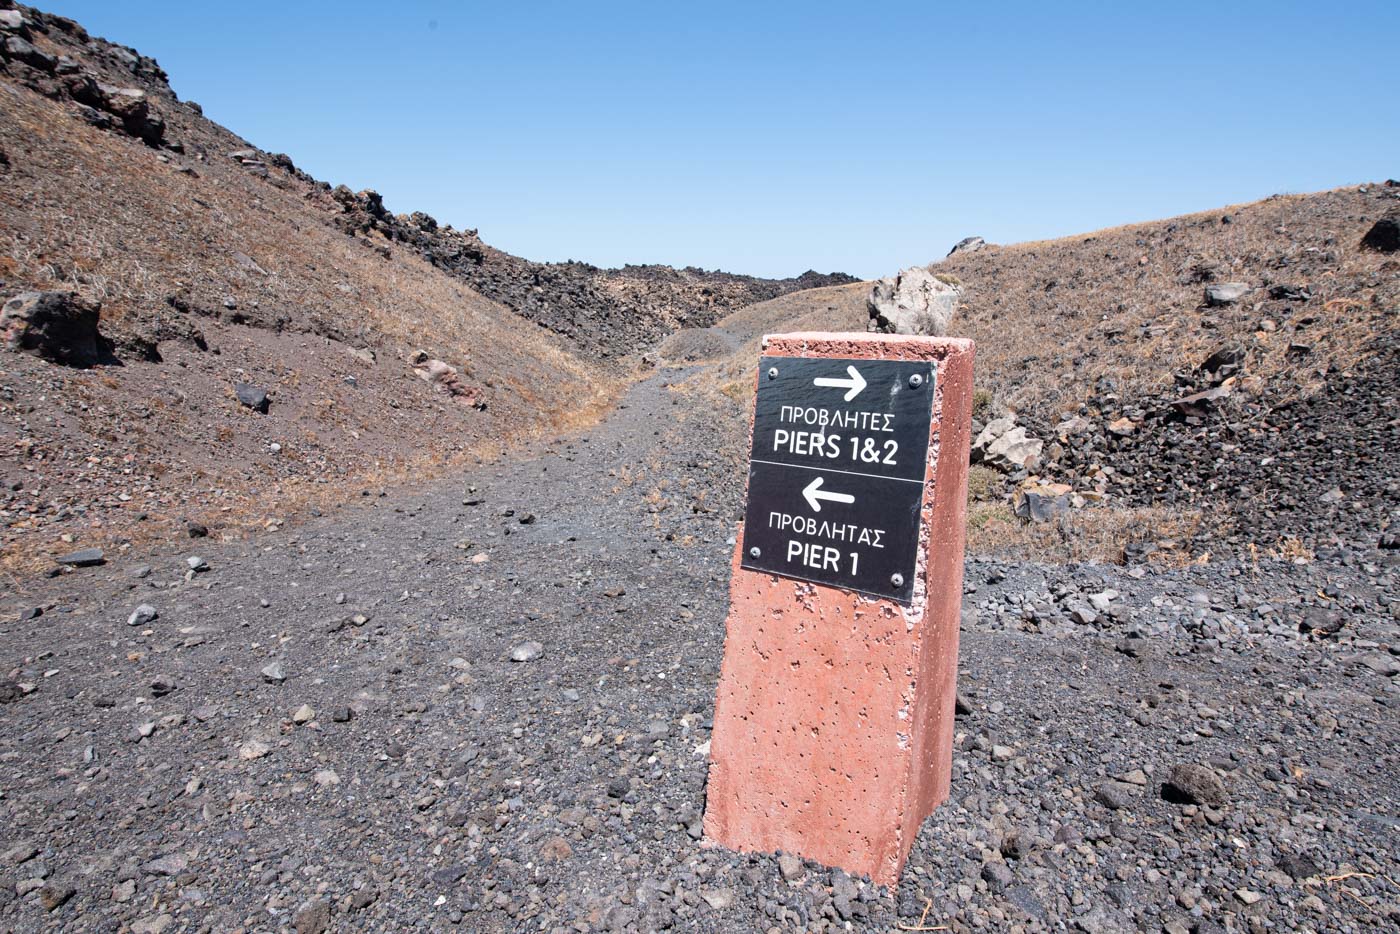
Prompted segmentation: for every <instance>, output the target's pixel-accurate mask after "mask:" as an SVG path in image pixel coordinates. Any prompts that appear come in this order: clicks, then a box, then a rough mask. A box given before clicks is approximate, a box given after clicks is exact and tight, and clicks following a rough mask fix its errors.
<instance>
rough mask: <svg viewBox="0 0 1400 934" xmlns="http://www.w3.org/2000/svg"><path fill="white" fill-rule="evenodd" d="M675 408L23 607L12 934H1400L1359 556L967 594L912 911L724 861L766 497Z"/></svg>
mask: <svg viewBox="0 0 1400 934" xmlns="http://www.w3.org/2000/svg"><path fill="white" fill-rule="evenodd" d="M680 375H683V374H682V373H679V372H676V371H672V372H671V373H669V374H663V375H660V376H657V377H654V378H653V379H651V380H650V381H648V382H645V383H642V384H640V385H639V386H638V387H636V388H635V389H634V390H633V391H632V393H631V394H630V395H629V397H628V398H627V400H626V402H625V407H623V408H621V409H619V410H618V411H617V412H616V413H615V414H614V415H613V416H612V417H611V418H610V419H609V420H608V421H607V422H606V423H604V424H603V425H602V426H601V427H600V428H598V429H597V430H595V431H594V432H593V433H592V434H591V435H590V436H588V437H586V438H585V437H575V438H573V439H571V440H569V441H567V442H559V443H556V444H555V445H553V446H552V447H548V448H540V449H536V450H535V451H532V452H529V453H528V454H525V455H522V456H521V457H520V458H518V459H515V460H512V461H510V462H508V463H504V464H501V465H497V466H493V467H489V468H483V469H481V470H480V471H479V472H477V473H476V474H474V475H472V476H470V477H466V478H463V479H462V480H460V481H458V482H455V483H452V484H444V485H441V486H439V487H435V488H432V489H425V490H418V491H388V493H387V495H385V496H383V497H373V496H371V497H365V498H358V499H357V501H356V502H353V503H349V504H347V505H346V506H345V508H344V509H343V510H339V511H337V512H336V513H334V514H333V515H327V516H323V517H321V518H317V519H313V520H312V521H310V522H309V523H307V524H305V525H303V526H301V527H295V528H290V529H286V530H283V531H279V532H270V533H267V534H265V535H261V536H259V537H256V538H254V539H252V540H250V541H245V542H215V541H213V539H208V538H204V539H190V540H184V541H180V542H172V543H170V544H169V545H168V546H167V547H165V548H164V549H162V550H159V551H157V552H155V553H144V554H135V553H131V554H124V555H116V554H108V555H107V558H108V562H107V563H106V564H105V565H102V566H98V567H88V568H79V569H76V570H73V571H72V572H70V573H67V574H65V575H63V576H62V577H60V578H57V579H55V580H52V581H38V580H32V579H31V580H25V581H22V582H18V583H20V584H22V591H20V592H18V593H16V592H15V591H14V590H13V589H10V590H9V591H8V592H7V593H6V595H5V596H4V599H3V609H4V612H5V615H4V621H3V623H0V658H3V659H4V662H5V667H6V668H7V669H12V670H9V671H8V672H7V671H5V670H0V675H5V676H7V677H8V678H9V679H10V680H9V681H7V682H5V683H3V684H0V700H3V701H4V703H3V705H0V929H5V930H13V931H26V932H28V931H39V930H73V931H78V930H82V931H118V930H131V931H134V932H143V931H147V932H148V931H161V930H167V931H177V930H207V931H232V930H240V929H242V930H247V931H281V930H296V931H299V932H315V931H322V930H337V931H338V930H360V931H371V930H373V931H382V930H447V929H453V928H454V927H455V928H456V929H460V930H473V931H540V930H543V931H568V930H573V931H606V930H640V931H651V930H660V929H665V928H673V929H676V930H699V931H713V932H719V931H726V932H727V931H764V930H779V931H817V930H833V931H834V930H870V931H888V930H893V929H896V927H897V926H898V925H904V926H905V929H917V928H918V927H920V926H923V927H925V928H932V927H935V926H937V925H947V926H948V927H949V928H950V929H951V930H976V929H981V930H1027V931H1030V930H1065V929H1069V930H1083V931H1090V932H1109V931H1135V930H1147V931H1158V930H1161V931H1169V932H1179V931H1196V932H1207V931H1221V930H1240V931H1266V930H1277V931H1291V930H1305V931H1306V930H1315V931H1353V932H1362V931H1376V930H1382V929H1386V928H1393V927H1394V926H1395V925H1396V924H1397V923H1400V887H1397V885H1396V881H1397V880H1400V869H1397V865H1396V863H1397V859H1396V857H1397V849H1398V848H1400V846H1398V841H1400V778H1397V774H1400V769H1397V760H1398V759H1400V754H1398V753H1397V748H1398V747H1397V739H1400V736H1398V735H1397V734H1400V717H1397V716H1396V706H1397V702H1400V677H1397V671H1400V657H1397V654H1396V653H1400V621H1397V616H1396V614H1397V613H1400V610H1397V607H1400V577H1398V576H1397V568H1396V561H1395V559H1394V558H1393V557H1390V558H1387V557H1386V556H1385V555H1383V554H1382V553H1380V552H1375V551H1368V550H1358V551H1355V552H1347V551H1341V552H1337V553H1328V554H1324V555H1321V556H1319V557H1318V559H1317V560H1316V561H1315V562H1313V563H1309V564H1305V565H1293V564H1287V563H1282V562H1261V563H1259V564H1258V565H1257V566H1254V565H1237V564H1215V565H1207V566H1202V567H1192V568H1189V569H1186V570H1180V571H1160V570H1155V569H1149V568H1146V567H1142V568H1138V569H1126V568H1120V567H1084V566H1081V567H1057V566H1041V565H1033V564H1005V563H996V562H991V561H982V560H972V561H970V562H969V565H968V586H967V590H968V593H967V597H966V603H965V607H966V610H965V624H964V632H963V648H962V668H963V671H964V675H963V678H962V700H963V702H964V704H965V712H964V713H963V714H961V715H960V717H959V719H958V731H957V752H956V754H955V761H954V779H953V797H952V800H950V801H949V802H948V803H947V804H946V805H944V806H943V807H942V808H940V809H939V810H938V811H937V812H936V813H935V815H934V816H933V817H932V818H931V819H930V820H929V821H928V823H927V824H926V825H925V827H924V829H923V832H922V833H921V834H920V836H919V839H918V841H917V842H916V845H915V848H914V851H913V853H912V855H911V858H910V861H909V866H908V869H907V871H906V873H905V877H904V881H903V882H902V884H901V885H900V886H899V887H898V889H897V890H895V891H886V890H882V889H879V888H877V887H875V886H872V885H870V884H868V883H864V882H862V881H861V880H859V879H850V878H847V877H846V876H845V875H844V874H842V873H840V872H833V871H830V870H827V869H823V868H821V867H818V866H815V865H804V864H803V863H802V862H801V861H800V860H796V859H793V858H790V857H788V858H781V859H780V858H777V857H776V856H775V855H771V854H770V855H735V854H732V853H728V852H725V851H723V850H719V849H711V848H706V847H704V846H703V845H702V842H701V841H700V840H698V839H697V837H698V835H699V829H700V828H699V822H698V821H699V817H700V815H701V813H702V809H703V806H704V780H705V758H704V755H703V750H704V749H705V747H706V744H707V741H708V728H709V723H710V719H709V718H710V714H711V709H712V708H711V705H712V703H713V697H714V688H715V681H716V678H717V674H718V667H719V661H720V657H721V653H722V650H723V625H724V615H725V611H726V597H727V592H726V587H727V576H728V573H729V571H728V567H729V565H728V563H729V557H730V551H731V547H732V546H731V545H729V544H728V543H727V540H728V539H729V538H730V536H731V535H732V534H733V523H734V507H735V504H736V502H737V495H738V494H737V492H735V491H734V486H735V484H736V483H737V478H735V477H733V476H729V471H728V470H727V469H722V468H721V467H720V466H719V459H717V458H714V457H713V456H712V454H711V449H712V445H713V439H714V437H715V432H716V428H715V427H714V425H713V423H712V422H710V421H708V420H707V418H706V415H707V413H706V412H704V411H698V410H696V409H694V408H692V406H693V405H694V402H693V398H694V397H692V396H690V395H688V394H685V393H681V392H676V391H674V390H670V389H668V388H666V386H665V383H666V381H667V380H668V379H675V378H678V377H679V376H680ZM719 491H727V492H719ZM1362 544H1363V545H1364V544H1365V543H1362ZM1358 548H1361V546H1358ZM190 557H197V558H202V559H204V562H205V563H207V570H202V571H197V572H191V571H190V570H189V563H188V561H187V559H188V558H190ZM12 583H14V582H12ZM142 604H145V605H148V606H149V607H150V608H151V609H153V610H154V611H155V612H156V614H157V615H156V616H155V618H154V619H143V618H142V616H138V617H137V618H136V620H135V622H136V625H129V622H130V620H131V617H132V616H133V614H134V613H136V612H137V611H138V607H140V606H141V605H142ZM34 608H41V609H42V610H43V612H42V615H40V616H37V617H33V618H30V617H31V616H32V612H33V609H34ZM144 615H147V616H148V615H149V614H144ZM1300 627H1301V628H1302V629H1306V630H1309V631H1308V632H1300ZM530 643H536V645H531V644H530ZM513 657H515V658H521V659H524V660H522V661H513V660H512V658H513ZM1192 802H1194V803H1192Z"/></svg>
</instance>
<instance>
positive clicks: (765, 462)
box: [740, 357, 935, 604]
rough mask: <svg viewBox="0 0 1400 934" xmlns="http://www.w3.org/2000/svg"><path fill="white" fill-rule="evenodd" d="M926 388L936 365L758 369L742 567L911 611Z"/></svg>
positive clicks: (776, 362) (803, 363)
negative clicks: (863, 595)
mask: <svg viewBox="0 0 1400 934" xmlns="http://www.w3.org/2000/svg"><path fill="white" fill-rule="evenodd" d="M934 377H935V370H934V366H933V364H932V363H920V362H906V361H894V360H841V359H816V358H799V357H763V358H762V359H761V360H760V361H759V382H758V395H757V398H756V400H755V408H754V427H753V449H752V451H751V452H750V461H749V499H748V504H747V506H746V508H745V513H744V545H743V548H744V553H743V560H742V561H741V562H740V564H741V566H742V567H745V568H747V569H749V570H751V571H762V572H765V573H769V574H780V575H782V576H784V577H794V578H797V579H799V580H805V581H811V582H813V583H817V584H825V585H827V586H831V587H840V588H843V589H846V590H855V591H859V592H861V593H867V594H871V595H874V596H878V597H888V598H890V599H893V600H896V601H898V602H900V603H905V604H907V603H909V602H911V600H912V599H913V594H914V565H915V560H916V558H917V552H918V544H919V506H920V503H921V502H922V500H923V493H924V474H925V471H926V469H927V466H928V437H929V422H930V420H931V419H932V417H933V387H934Z"/></svg>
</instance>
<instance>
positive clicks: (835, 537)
mask: <svg viewBox="0 0 1400 934" xmlns="http://www.w3.org/2000/svg"><path fill="white" fill-rule="evenodd" d="M923 493H924V486H923V484H922V483H918V482H915V481H911V480H900V479H896V478H892V477H871V476H866V475H864V474H853V473H844V472H840V471H821V470H814V469H811V468H806V467H794V466H790V465H783V464H771V463H765V462H762V461H754V462H753V463H751V464H750V465H749V499H748V506H747V509H746V511H745V513H744V552H743V560H742V561H741V562H740V566H741V567H744V568H746V569H748V570H750V571H761V572H764V573H768V574H779V575H781V576H783V577H794V578H797V579H798V580H804V581H810V582H812V583H814V584H824V585H826V586H828V587H840V588H842V589H845V590H855V591H859V592H861V593H867V594H870V595H872V596H876V597H886V598H889V599H892V600H895V601H897V602H899V603H904V604H908V603H910V602H911V601H912V600H913V595H914V565H915V559H916V557H917V554H918V547H919V506H920V504H921V502H922V500H923Z"/></svg>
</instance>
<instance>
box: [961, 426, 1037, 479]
mask: <svg viewBox="0 0 1400 934" xmlns="http://www.w3.org/2000/svg"><path fill="white" fill-rule="evenodd" d="M1044 447H1045V442H1044V441H1041V440H1040V439H1039V438H1033V437H1031V436H1030V435H1028V434H1026V429H1024V428H1021V427H1019V426H1018V425H1017V424H1016V417H1015V416H1014V415H1004V416H1002V417H1001V418H997V419H993V420H992V421H990V422H988V423H987V427H986V428H983V429H982V431H981V433H980V434H978V435H977V440H976V441H973V442H972V460H973V462H974V463H976V462H978V461H980V462H981V463H983V464H986V465H987V466H988V467H991V468H993V469H995V470H1000V471H1002V472H1003V473H1015V472H1016V471H1018V470H1020V469H1022V468H1024V467H1025V466H1026V465H1027V463H1028V462H1029V461H1031V460H1032V459H1035V458H1038V457H1040V452H1041V449H1042V448H1044Z"/></svg>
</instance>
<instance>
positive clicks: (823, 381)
mask: <svg viewBox="0 0 1400 934" xmlns="http://www.w3.org/2000/svg"><path fill="white" fill-rule="evenodd" d="M846 372H847V373H849V374H851V378H850V379H839V378H837V377H834V376H818V377H817V378H816V379H814V380H812V385H813V386H830V387H832V388H835V389H845V390H847V392H846V401H847V402H850V401H851V400H852V399H854V398H855V397H856V396H858V395H860V391H861V390H862V389H864V388H865V377H864V376H861V375H860V370H857V369H856V368H855V367H853V366H848V367H846Z"/></svg>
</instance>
